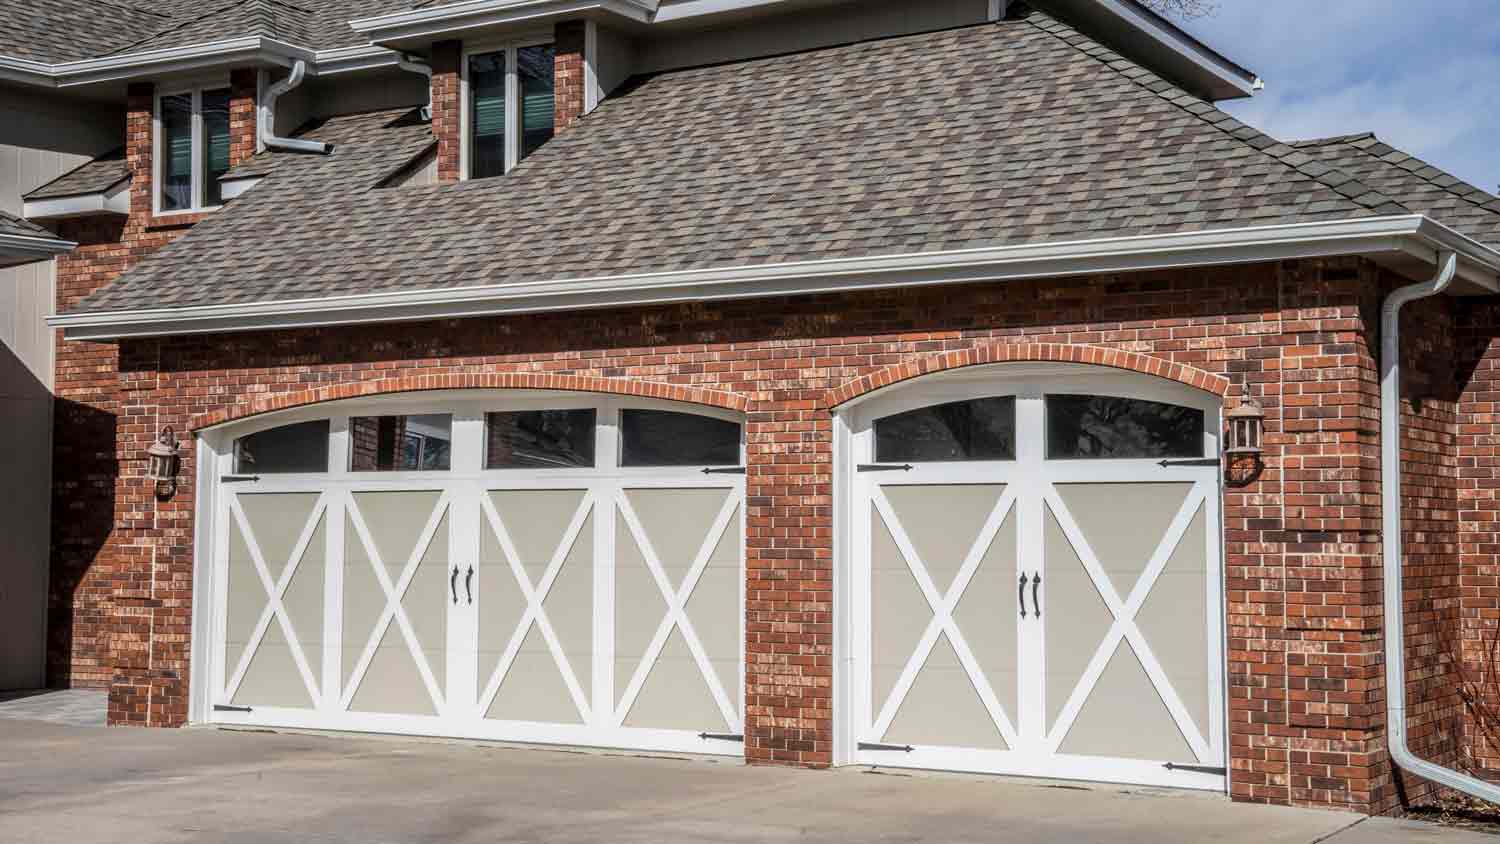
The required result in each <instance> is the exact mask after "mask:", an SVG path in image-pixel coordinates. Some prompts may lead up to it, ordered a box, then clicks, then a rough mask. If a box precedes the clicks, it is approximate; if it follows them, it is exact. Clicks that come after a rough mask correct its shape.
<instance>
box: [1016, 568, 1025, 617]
mask: <svg viewBox="0 0 1500 844" xmlns="http://www.w3.org/2000/svg"><path fill="white" fill-rule="evenodd" d="M1016 600H1017V601H1018V602H1020V604H1021V617H1022V618H1025V617H1026V572H1024V571H1023V572H1021V588H1020V589H1019V590H1017V592H1016Z"/></svg>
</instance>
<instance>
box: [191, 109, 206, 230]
mask: <svg viewBox="0 0 1500 844" xmlns="http://www.w3.org/2000/svg"><path fill="white" fill-rule="evenodd" d="M192 125H193V133H192V134H193V143H192V152H191V156H192V157H191V159H190V161H191V162H192V165H191V167H192V173H193V187H192V193H193V201H192V204H191V208H192V210H194V211H197V210H199V209H201V208H202V207H203V201H204V198H205V196H206V193H205V191H204V188H203V183H204V181H205V176H206V175H207V174H206V173H205V172H204V166H203V164H204V162H203V144H204V139H203V89H202V88H194V89H193V120H192Z"/></svg>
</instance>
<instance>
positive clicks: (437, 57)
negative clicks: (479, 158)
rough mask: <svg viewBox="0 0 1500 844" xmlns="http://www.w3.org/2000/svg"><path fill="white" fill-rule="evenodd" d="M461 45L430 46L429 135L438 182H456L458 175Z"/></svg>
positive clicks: (439, 43) (450, 42) (446, 42)
mask: <svg viewBox="0 0 1500 844" xmlns="http://www.w3.org/2000/svg"><path fill="white" fill-rule="evenodd" d="M462 61H463V43H462V42H460V41H440V42H438V43H436V44H433V45H432V60H431V64H432V134H433V136H434V137H436V138H437V142H438V151H437V167H438V181H441V182H456V181H458V174H459V163H458V155H459V143H460V141H459V115H460V114H461V109H462V108H463V103H461V102H460V101H459V100H460V92H459V66H460V64H461V62H462Z"/></svg>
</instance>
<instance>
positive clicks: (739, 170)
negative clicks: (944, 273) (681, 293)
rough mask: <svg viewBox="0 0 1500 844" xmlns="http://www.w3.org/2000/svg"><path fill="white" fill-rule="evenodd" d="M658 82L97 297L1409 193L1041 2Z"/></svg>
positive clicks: (529, 273) (234, 216)
mask: <svg viewBox="0 0 1500 844" xmlns="http://www.w3.org/2000/svg"><path fill="white" fill-rule="evenodd" d="M1023 14H1024V16H1023V17H1021V18H1018V19H1012V20H1007V21H1002V22H1000V23H996V24H986V25H980V26H973V27H967V28H963V29H954V30H947V31H943V32H935V33H927V34H922V35H914V36H906V37H901V38H892V39H886V40H880V41H872V42H866V43H861V44H855V45H850V46H843V47H836V48H830V49H824V50H817V51H810V52H805V53H800V54H795V55H786V56H778V57H772V58H763V59H755V60H751V61H745V62H739V63H734V64H725V65H718V66H713V67H703V68H696V69H687V70H680V71H673V72H668V73H663V74H660V75H656V76H652V77H647V78H643V79H637V80H634V81H633V82H632V83H630V84H629V85H627V87H626V88H625V89H624V90H622V91H620V92H617V94H616V95H615V96H613V97H611V98H610V99H609V100H606V101H605V102H604V103H603V104H602V105H601V106H600V107H599V108H598V109H597V110H596V111H594V112H593V113H592V114H590V115H589V116H587V117H585V118H584V119H583V120H581V121H580V122H579V123H577V124H576V125H575V126H573V127H572V128H570V129H569V130H568V131H566V132H565V133H563V134H561V135H559V136H558V137H557V138H555V139H553V140H552V141H550V142H549V143H547V144H546V145H545V146H543V147H542V148H541V149H540V150H538V151H537V152H536V153H534V154H533V155H532V156H531V157H530V158H528V159H527V160H526V161H524V162H523V163H522V164H521V165H520V166H519V167H517V168H516V169H515V170H514V171H512V172H511V173H510V174H508V175H506V176H504V177H501V178H496V179H486V180H475V181H469V182H464V183H460V184H448V185H435V186H425V187H409V188H402V189H394V190H371V189H360V188H357V187H351V186H349V185H348V184H347V183H346V182H345V181H344V178H343V176H342V174H341V169H340V168H339V167H338V166H336V165H335V161H336V160H337V159H338V156H339V153H338V152H336V153H335V155H334V156H330V157H329V158H328V159H327V160H325V161H324V162H322V163H321V164H317V163H315V164H312V165H311V166H303V167H299V168H297V169H296V171H295V172H288V173H287V174H286V177H285V178H282V177H278V178H277V179H275V180H271V181H268V182H267V183H265V184H262V185H261V186H259V187H257V188H256V189H255V190H253V191H251V192H249V193H247V194H245V195H244V196H243V197H241V198H240V199H238V200H236V201H235V203H234V204H233V205H231V206H230V207H229V208H228V209H226V210H225V211H223V212H220V213H219V214H217V215H215V216H214V217H212V218H211V219H209V220H207V221H205V222H203V223H200V224H199V225H198V226H196V227H195V228H194V229H193V230H192V231H191V232H190V233H188V234H187V235H186V236H184V237H182V238H180V239H178V240H177V241H175V242H174V243H172V244H171V245H169V246H167V247H164V248H163V249H161V250H159V251H158V252H156V253H154V254H153V255H151V256H150V257H148V258H146V259H145V260H144V261H143V262H142V263H140V264H139V265H137V266H136V267H135V268H134V269H133V270H132V271H130V272H128V273H126V274H125V275H124V276H122V277H121V278H120V279H118V280H117V281H116V282H115V283H114V284H112V285H110V286H108V287H106V288H104V289H102V290H101V291H99V292H97V293H95V294H94V295H93V296H91V297H89V298H88V299H87V300H85V301H84V302H83V303H81V304H80V305H79V306H78V307H77V308H76V309H75V310H76V311H103V310H131V309H136V308H141V307H145V306H148V305H149V306H153V307H162V306H168V307H171V306H189V305H204V304H225V303H234V302H252V301H274V300H288V299H304V298H309V297H325V296H338V295H349V294H358V293H367V292H373V291H392V290H413V289H438V288H453V287H465V286H474V285H494V284H510V283H522V282H534V281H543V280H554V279H565V278H579V277H591V276H607V275H617V274H626V273H636V272H654V271H668V270H685V269H705V268H714V267H729V266H743V265H765V264H775V263H781V262H788V261H803V260H811V259H824V258H848V257H864V256H879V255H891V254H902V253H917V252H936V251H944V250H952V249H962V248H972V247H983V246H998V245H1008V244H1027V243H1040V242H1047V241H1066V240H1081V239H1092V238H1100V237H1107V236H1121V235H1133V234H1153V233H1166V232H1186V231H1200V230H1207V229H1216V228H1237V227H1243V226H1253V225H1268V224H1276V223H1292V222H1306V221H1313V220H1331V219H1349V218H1353V217H1360V216H1373V215H1379V214H1389V213H1408V210H1407V209H1406V208H1405V207H1404V206H1402V205H1400V204H1399V203H1397V202H1395V201H1394V200H1392V199H1390V198H1389V197H1388V196H1386V195H1385V194H1383V193H1382V192H1380V191H1379V190H1376V189H1375V188H1373V187H1371V186H1370V185H1367V184H1365V183H1363V182H1362V181H1360V180H1359V179H1357V178H1355V177H1353V176H1352V175H1349V174H1346V173H1343V172H1341V171H1339V170H1337V169H1335V168H1332V167H1330V166H1328V165H1326V164H1324V163H1322V162H1320V161H1318V160H1317V159H1316V158H1315V157H1314V156H1312V155H1309V154H1307V153H1306V152H1305V151H1303V150H1299V149H1297V148H1294V147H1291V146H1289V145H1286V144H1281V143H1278V142H1276V141H1275V140H1273V139H1271V138H1268V137H1266V136H1265V135H1263V134H1261V133H1259V132H1257V131H1255V130H1253V129H1251V128H1250V127H1247V126H1244V125H1243V124H1241V123H1239V122H1238V121H1235V120H1234V119H1233V118H1230V117H1229V116H1228V115H1225V114H1224V113H1223V112H1220V111H1218V110H1217V109H1215V108H1213V107H1212V106H1210V105H1207V104H1205V103H1203V102H1202V101H1201V100H1198V99H1195V98H1193V97H1191V96H1189V95H1187V94H1184V93H1182V92H1181V91H1180V90H1178V89H1177V88H1175V87H1173V86H1171V85H1170V84H1169V83H1167V82H1165V81H1163V80H1162V79H1160V78H1159V77H1157V76H1155V75H1153V74H1151V73H1150V72H1148V71H1146V70H1144V69H1142V68H1140V67H1139V66H1137V65H1135V64H1133V63H1131V62H1129V61H1128V60H1126V59H1123V58H1121V57H1120V56H1118V55H1117V54H1115V53H1113V52H1111V51H1109V50H1106V49H1104V48H1102V47H1100V46H1099V45H1098V44H1096V43H1095V42H1093V41H1091V40H1089V39H1088V38H1086V37H1084V36H1082V35H1080V34H1079V33H1077V32H1076V31H1074V30H1072V29H1071V28H1069V27H1067V26H1065V25H1063V24H1061V23H1059V22H1057V21H1055V20H1053V19H1051V18H1049V17H1047V16H1045V15H1043V14H1041V13H1034V12H1033V13H1029V14H1025V13H1023Z"/></svg>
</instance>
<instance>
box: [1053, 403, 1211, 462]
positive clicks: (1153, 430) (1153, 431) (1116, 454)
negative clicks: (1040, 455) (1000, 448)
mask: <svg viewBox="0 0 1500 844" xmlns="http://www.w3.org/2000/svg"><path fill="white" fill-rule="evenodd" d="M1202 456H1203V411H1201V410H1197V409H1195V408H1191V407H1182V406H1180V405H1175V404H1163V403H1161V402H1154V401H1145V400H1143V399H1127V398H1119V397H1116V396H1080V395H1055V396H1047V459H1049V460H1077V459H1102V458H1172V457H1202Z"/></svg>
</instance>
